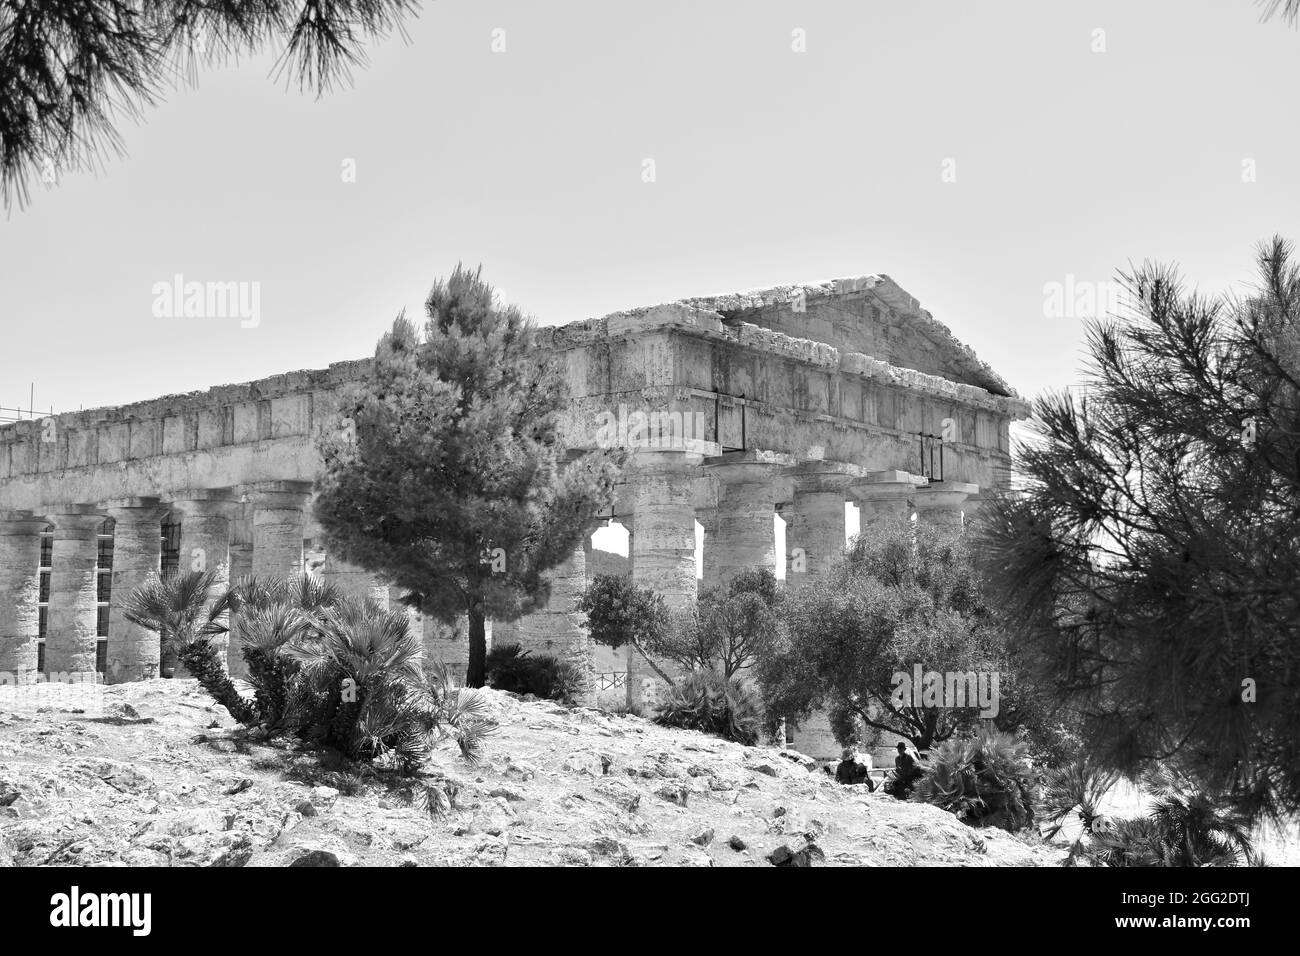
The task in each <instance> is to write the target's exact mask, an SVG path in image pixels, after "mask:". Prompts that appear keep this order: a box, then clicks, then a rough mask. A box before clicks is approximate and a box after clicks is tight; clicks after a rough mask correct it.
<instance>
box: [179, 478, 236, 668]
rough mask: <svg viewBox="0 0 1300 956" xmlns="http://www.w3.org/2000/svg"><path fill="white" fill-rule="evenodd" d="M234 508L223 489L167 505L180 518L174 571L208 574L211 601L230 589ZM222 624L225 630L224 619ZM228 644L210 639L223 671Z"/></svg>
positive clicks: (222, 639) (192, 494)
mask: <svg viewBox="0 0 1300 956" xmlns="http://www.w3.org/2000/svg"><path fill="white" fill-rule="evenodd" d="M236 504H237V502H236V499H235V497H234V495H233V494H232V493H231V492H230V490H229V489H227V488H209V489H201V490H196V491H186V492H183V493H181V494H178V495H176V496H175V497H174V498H173V499H172V501H171V505H172V508H173V510H175V511H179V512H180V514H181V545H180V549H181V553H180V559H179V562H178V568H179V570H180V572H181V573H182V574H186V573H189V572H192V571H211V572H212V573H213V575H214V580H213V582H212V590H211V592H209V593H210V594H211V596H212V599H213V600H214V601H215V600H216V599H217V598H218V597H219V596H220V595H222V594H224V593H226V591H227V590H229V588H230V520H231V518H232V517H233V515H234V512H235V507H236ZM225 623H226V625H227V627H229V625H230V621H229V619H228V618H227V619H226V620H225ZM231 643H232V642H231V640H230V635H229V634H222V635H220V636H219V637H215V638H213V639H212V644H213V646H214V647H216V649H217V655H218V657H219V658H220V659H221V661H222V663H223V664H226V666H227V669H229V655H230V651H231V646H230V645H231ZM236 643H237V642H236ZM236 656H238V653H237V652H236ZM178 676H179V675H178Z"/></svg>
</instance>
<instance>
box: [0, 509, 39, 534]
mask: <svg viewBox="0 0 1300 956" xmlns="http://www.w3.org/2000/svg"><path fill="white" fill-rule="evenodd" d="M49 525H50V519H49V518H47V517H46V516H45V515H37V514H33V513H32V512H30V511H0V535H31V534H40V533H41V532H42V531H44V530H45V529H46V528H48V527H49Z"/></svg>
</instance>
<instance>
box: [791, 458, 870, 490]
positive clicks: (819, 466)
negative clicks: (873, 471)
mask: <svg viewBox="0 0 1300 956" xmlns="http://www.w3.org/2000/svg"><path fill="white" fill-rule="evenodd" d="M781 473H782V474H783V475H784V476H786V477H788V478H791V479H793V482H794V484H793V488H794V493H795V494H817V493H818V492H825V493H828V494H829V493H831V492H843V491H844V489H846V488H847V487H848V486H849V484H850V483H851V482H852V481H853V480H854V479H856V478H858V477H860V476H861V475H862V469H861V468H860V467H859V466H857V465H852V464H849V463H848V462H844V461H803V462H799V463H798V464H794V465H791V466H789V467H788V468H783V469H782V470H781Z"/></svg>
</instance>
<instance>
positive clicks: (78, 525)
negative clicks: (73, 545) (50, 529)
mask: <svg viewBox="0 0 1300 956" xmlns="http://www.w3.org/2000/svg"><path fill="white" fill-rule="evenodd" d="M45 517H46V519H48V521H49V523H50V524H52V525H54V534H55V537H83V536H87V535H91V534H96V533H98V531H99V529H100V528H102V527H103V526H104V519H105V518H107V517H108V513H107V512H106V511H102V510H100V508H99V506H98V505H90V504H75V505H58V506H56V507H54V508H51V509H50V510H49V511H47V512H46V513H45Z"/></svg>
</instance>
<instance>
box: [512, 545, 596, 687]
mask: <svg viewBox="0 0 1300 956" xmlns="http://www.w3.org/2000/svg"><path fill="white" fill-rule="evenodd" d="M601 523H602V522H593V523H591V524H588V525H586V526H585V527H584V528H583V532H582V537H581V538H580V539H579V540H578V542H577V543H576V544H575V545H574V546H573V550H572V551H571V552H569V557H568V558H566V559H565V561H564V562H563V563H562V564H558V565H556V566H555V567H554V568H552V569H551V570H550V571H548V572H546V578H547V580H548V581H549V582H550V584H551V596H550V599H549V600H548V601H547V602H546V606H545V607H543V608H541V609H539V610H537V611H533V612H532V613H531V614H525V615H524V616H523V617H521V618H520V619H519V620H518V621H516V622H515V623H514V627H513V629H512V630H513V633H512V634H511V636H510V638H508V639H503V640H501V643H502V644H507V643H509V644H518V645H519V647H520V648H522V649H523V650H525V651H529V652H530V653H532V654H538V655H541V654H545V655H547V656H549V657H554V658H555V659H556V660H558V661H563V662H566V663H569V664H571V665H573V666H574V667H575V668H576V669H577V670H578V672H579V674H580V675H581V678H582V688H581V690H580V691H579V693H578V695H577V702H578V703H579V704H580V705H582V706H585V707H593V706H595V703H596V660H595V652H594V650H593V647H592V643H591V637H590V635H589V634H588V631H587V616H586V615H585V614H583V613H582V612H581V611H579V610H578V602H579V601H580V600H581V599H582V592H583V591H585V590H586V588H587V551H588V550H589V549H590V547H591V535H592V532H593V531H595V530H596V528H597V527H599V526H600V524H601Z"/></svg>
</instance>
